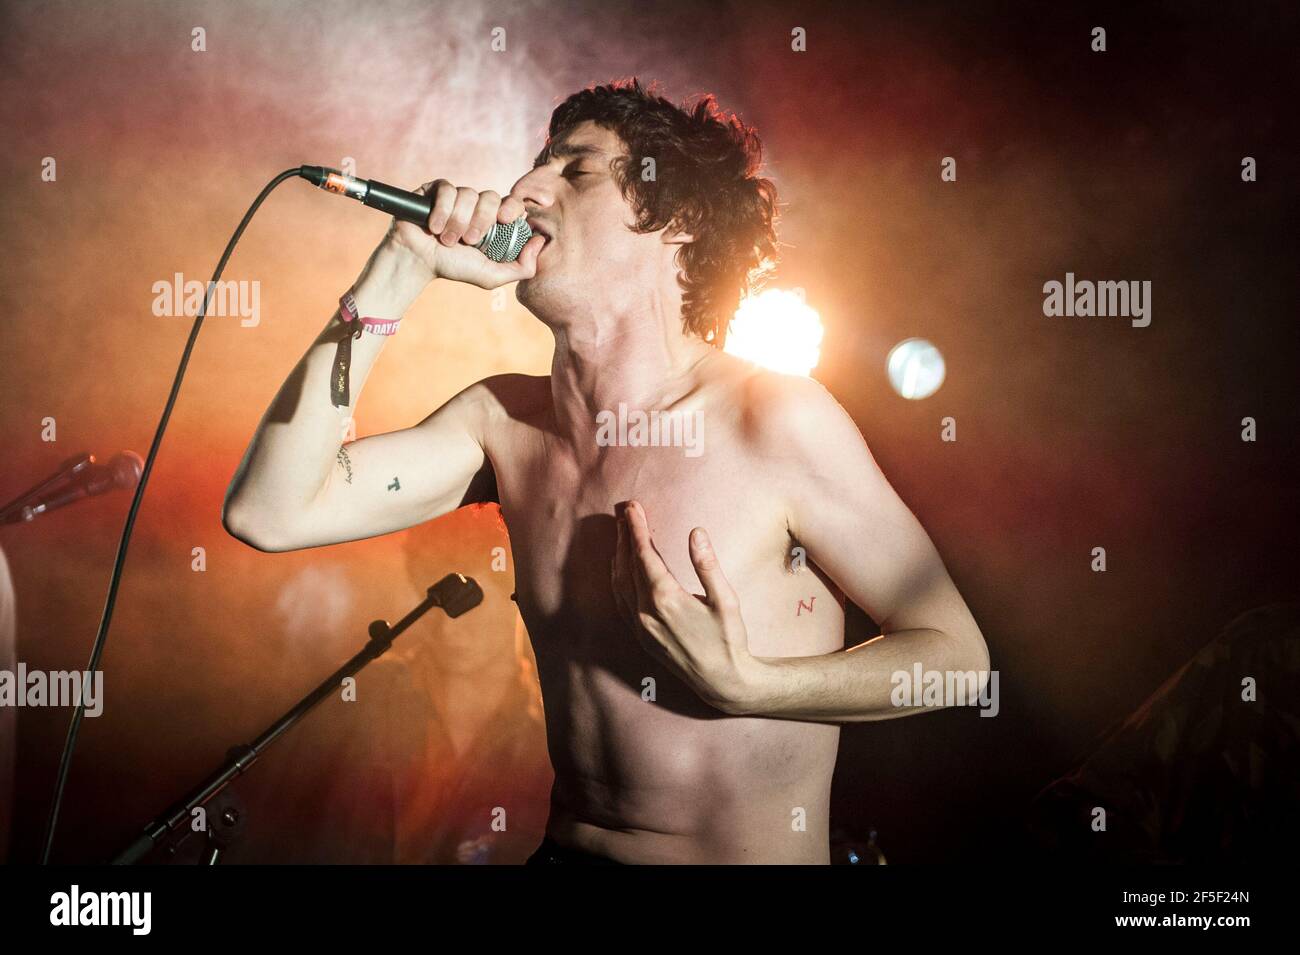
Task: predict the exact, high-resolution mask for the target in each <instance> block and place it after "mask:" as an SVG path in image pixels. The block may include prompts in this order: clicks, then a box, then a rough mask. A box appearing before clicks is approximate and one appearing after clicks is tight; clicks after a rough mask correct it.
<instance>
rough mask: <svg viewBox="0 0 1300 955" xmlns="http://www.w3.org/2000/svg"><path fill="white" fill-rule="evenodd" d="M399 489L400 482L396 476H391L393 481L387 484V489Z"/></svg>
mask: <svg viewBox="0 0 1300 955" xmlns="http://www.w3.org/2000/svg"><path fill="white" fill-rule="evenodd" d="M401 489H402V484H401V482H400V481H398V480H397V478H396V477H394V478H393V483H392V484H390V485H388V490H390V491H400V490H401Z"/></svg>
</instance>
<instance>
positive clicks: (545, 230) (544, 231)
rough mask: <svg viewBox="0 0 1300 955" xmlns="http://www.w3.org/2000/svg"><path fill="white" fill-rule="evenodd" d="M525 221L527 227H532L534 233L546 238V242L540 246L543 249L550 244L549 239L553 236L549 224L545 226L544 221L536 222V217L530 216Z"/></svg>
mask: <svg viewBox="0 0 1300 955" xmlns="http://www.w3.org/2000/svg"><path fill="white" fill-rule="evenodd" d="M527 222H528V228H530V229H532V230H533V232H534V233H536V234H537V235H540V236H541V237H542V238H543V239H545V240H546V244H545V245H543V246H542V248H543V249H545V248H546V246H548V245H550V244H551V240H552V239H553V238H554V236H552V235H551V230H550V227H549V226H547V225H546V224H545V223H542V222H538V221H537V220H536V219H531V218H530V219H528V220H527Z"/></svg>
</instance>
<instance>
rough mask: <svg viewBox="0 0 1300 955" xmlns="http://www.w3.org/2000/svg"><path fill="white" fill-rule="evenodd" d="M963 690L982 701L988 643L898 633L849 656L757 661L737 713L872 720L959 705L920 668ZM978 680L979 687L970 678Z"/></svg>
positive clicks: (738, 697)
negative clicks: (937, 691) (922, 679)
mask: <svg viewBox="0 0 1300 955" xmlns="http://www.w3.org/2000/svg"><path fill="white" fill-rule="evenodd" d="M918 665H919V669H920V671H921V673H922V674H925V675H927V676H926V679H933V678H931V677H929V676H928V675H929V674H937V675H938V677H937V678H938V679H939V680H942V681H943V685H944V686H960V687H962V690H961V691H959V692H962V693H963V695H964V696H965V700H964V702H967V703H974V702H975V701H976V698H978V696H979V695H980V693H981V692H983V688H984V684H985V682H986V681H987V679H988V655H987V651H986V649H985V647H984V641H983V638H982V637H979V636H975V637H973V638H972V637H963V638H958V637H954V636H951V635H949V634H947V633H944V632H942V631H939V630H928V629H922V630H898V631H895V632H893V633H890V634H883V635H881V636H879V637H876V638H875V639H874V640H869V641H867V642H866V643H863V644H859V645H858V646H856V647H853V648H851V649H849V650H838V651H835V652H834V653H826V654H821V655H819V656H811V657H755V658H754V665H753V666H752V667H751V668H750V670H749V671H748V672H747V673H746V674H745V676H744V679H743V681H742V683H741V685H740V686H738V688H737V690H736V693H735V706H734V708H732V709H731V710H729V711H731V712H733V713H734V715H744V716H769V717H781V718H786V719H805V720H823V721H827V722H866V721H870V720H887V719H894V718H896V717H899V716H909V715H912V714H915V713H923V712H927V711H929V710H932V709H937V708H939V707H942V706H946V705H953V703H954V702H962V700H957V701H954V700H952V699H949V698H948V696H947V695H946V694H944V695H941V698H940V699H939V700H938V701H936V700H934V699H933V698H932V697H933V694H931V695H929V696H927V695H926V694H925V693H924V692H923V691H924V689H925V687H924V685H922V686H915V683H916V680H915V677H916V672H917V669H918ZM970 674H976V675H977V676H976V681H977V682H972V681H971V680H970Z"/></svg>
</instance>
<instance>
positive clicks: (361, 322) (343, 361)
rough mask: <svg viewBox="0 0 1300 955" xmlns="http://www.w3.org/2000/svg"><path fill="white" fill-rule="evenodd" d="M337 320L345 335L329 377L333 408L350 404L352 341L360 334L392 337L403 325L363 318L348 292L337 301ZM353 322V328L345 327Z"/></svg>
mask: <svg viewBox="0 0 1300 955" xmlns="http://www.w3.org/2000/svg"><path fill="white" fill-rule="evenodd" d="M339 319H340V320H341V321H342V322H343V325H344V334H343V337H342V338H340V339H339V342H338V345H337V346H336V347H335V349H334V371H333V373H332V374H331V375H330V401H331V402H332V403H333V405H334V407H336V408H341V407H342V406H343V405H346V404H349V403H350V399H349V395H348V392H349V388H348V378H349V370H350V369H351V367H352V339H354V338H360V337H361V333H362V332H363V331H367V332H370V333H371V334H372V335H394V334H396V333H397V326H398V325H400V324H401V323H402V320H401V319H400V318H397V319H386V318H362V317H361V316H360V314H359V313H358V312H357V300H356V299H355V298H353V297H352V293H351V292H344V293H343V296H342V297H341V298H340V299H339ZM353 322H355V323H356V325H353V326H352V327H351V328H349V327H347V326H350V325H352V323H353Z"/></svg>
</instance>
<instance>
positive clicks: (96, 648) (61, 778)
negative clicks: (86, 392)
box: [41, 167, 303, 865]
mask: <svg viewBox="0 0 1300 955" xmlns="http://www.w3.org/2000/svg"><path fill="white" fill-rule="evenodd" d="M302 169H303V167H298V168H295V169H286V170H285V171H284V172H282V173H280V174H279V175H278V176H276V177H275V178H274V179H272V180H271V181H270V182H269V183H267V184H266V187H265V188H264V189H263V190H262V191H261V192H260V193H259V194H258V196H257V198H256V199H254V200H253V204H252V205H251V206H249V207H248V211H247V212H245V213H244V218H243V219H241V220H240V222H239V228H237V229H236V230H235V234H234V235H232V236H231V237H230V241H229V242H227V243H226V251H225V252H223V253H222V254H221V261H219V262H218V263H217V270H216V271H215V272H214V273H213V274H212V281H210V282H209V283H208V288H207V291H206V292H205V293H204V295H203V307H202V308H200V309H199V313H198V315H197V316H195V319H194V326H193V327H192V328H191V329H190V337H189V340H188V341H186V342H185V351H184V352H183V353H182V354H181V361H180V365H179V366H177V368H176V377H175V378H174V379H173V380H172V388H171V393H170V394H169V395H168V396H167V404H166V405H165V406H164V407H163V413H162V418H161V419H159V421H158V430H157V431H155V432H154V436H153V444H151V445H150V446H149V454H148V456H147V457H146V458H145V460H144V470H143V471H142V472H141V474H140V481H139V483H138V484H136V487H135V496H134V497H132V499H131V509H130V510H129V511H127V514H126V523H125V525H124V526H123V528H122V538H121V540H119V541H118V544H117V558H116V559H115V560H114V561H113V574H112V576H111V577H110V578H109V580H108V596H107V598H106V599H105V601H104V612H103V614H102V615H101V616H100V618H99V632H98V633H96V634H95V642H94V644H93V645H92V646H91V649H90V666H89V667H88V668H87V670H86V672H87V673H94V672H95V671H96V670H97V669H98V668H99V661H100V658H101V657H102V656H103V654H104V645H105V644H106V643H107V642H108V627H109V623H110V622H111V621H112V619H113V606H114V604H115V603H116V602H117V588H118V586H119V585H120V584H121V582H122V568H123V567H124V566H125V565H126V550H127V546H128V545H129V544H130V542H131V531H132V530H133V529H134V527H135V518H136V515H137V514H138V513H139V511H140V502H141V501H142V500H143V499H144V489H145V485H146V484H148V483H149V474H150V472H151V471H152V470H153V462H154V459H155V458H156V457H158V449H159V447H161V446H162V439H163V432H164V431H166V430H167V422H168V421H169V420H170V419H171V415H172V409H173V408H174V407H175V406H176V396H177V395H179V394H180V390H181V381H182V380H183V379H184V378H185V369H186V367H187V366H188V365H189V363H190V354H191V353H192V352H193V351H194V343H195V341H197V340H198V337H199V329H201V328H202V327H203V319H204V318H205V317H206V316H207V313H208V304H209V302H211V300H212V293H213V291H214V290H215V289H216V287H217V282H218V281H220V280H221V273H222V272H224V271H225V269H226V263H227V262H228V261H229V260H230V254H231V253H232V252H234V251H235V245H236V244H238V242H239V237H240V236H242V235H243V234H244V229H245V228H247V226H248V223H249V222H250V221H251V220H252V218H253V215H254V213H256V212H257V209H258V207H259V206H260V205H261V204H262V202H263V201H264V200H265V199H266V197H267V196H269V195H270V194H271V191H272V190H273V189H275V187H276V186H278V185H280V183H282V182H284V181H285V180H286V179H292V178H293V177H295V176H298V175H301V174H302ZM85 711H86V694H85V686H84V684H83V687H82V693H81V694H80V699H79V700H78V702H77V708H76V710H75V711H74V712H73V714H72V723H71V725H69V727H68V738H67V740H66V742H64V744H63V755H62V757H61V758H60V760H59V775H58V780H57V782H56V783H55V785H54V799H53V801H52V802H51V804H50V816H49V820H48V822H47V823H46V827H45V841H44V846H43V848H42V849H41V865H49V862H50V850H51V849H52V848H53V847H54V832H55V829H56V828H57V827H58V824H59V810H60V808H61V807H62V805H63V790H64V788H65V787H66V786H67V783H68V769H69V767H70V766H71V765H72V751H73V749H74V748H75V747H76V745H77V734H78V732H79V731H80V730H81V721H82V718H83V717H84V716H85Z"/></svg>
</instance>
